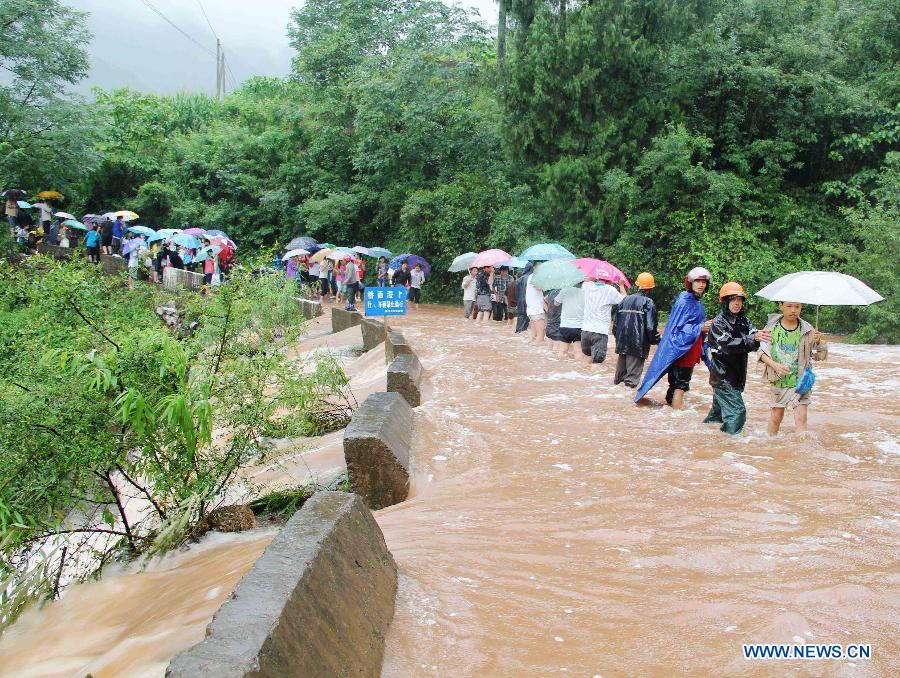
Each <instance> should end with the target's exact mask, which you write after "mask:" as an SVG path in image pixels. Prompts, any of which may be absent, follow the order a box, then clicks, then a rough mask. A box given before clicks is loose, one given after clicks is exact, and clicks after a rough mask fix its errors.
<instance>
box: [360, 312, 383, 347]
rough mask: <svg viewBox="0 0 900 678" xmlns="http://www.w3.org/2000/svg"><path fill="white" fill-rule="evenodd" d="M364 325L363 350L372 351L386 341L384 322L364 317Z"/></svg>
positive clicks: (362, 325)
mask: <svg viewBox="0 0 900 678" xmlns="http://www.w3.org/2000/svg"><path fill="white" fill-rule="evenodd" d="M360 325H361V327H362V338H363V350H365V351H371V350H372V349H373V348H375V347H376V346H378V344H380V343H381V342H383V341H384V323H383V322H381V321H380V320H370V319H369V318H363V319H362V322H361V323H360Z"/></svg>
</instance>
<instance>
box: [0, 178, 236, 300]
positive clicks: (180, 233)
mask: <svg viewBox="0 0 900 678" xmlns="http://www.w3.org/2000/svg"><path fill="white" fill-rule="evenodd" d="M26 195H27V194H26V192H25V191H24V190H21V189H7V190H6V191H4V192H3V193H2V196H3V197H4V198H6V219H7V223H8V224H9V228H10V233H11V235H12V237H13V238H14V239H15V240H16V242H17V243H18V245H19V246H20V248H21V249H22V251H23V252H25V253H31V252H34V251H35V250H36V249H37V248H38V246H39V245H41V244H47V245H52V246H54V247H62V248H76V247H79V246H82V247H84V250H85V254H86V256H87V258H88V260H89V261H90V262H92V263H99V262H100V255H101V254H106V255H109V256H117V257H122V258H124V259H125V260H126V261H127V268H128V273H129V284H130V285H132V286H133V285H134V280H135V279H136V278H137V277H138V271H139V269H141V268H143V269H145V270H146V271H147V272H148V275H149V278H150V280H152V281H154V282H159V283H161V282H162V281H163V277H164V274H165V271H166V269H167V268H172V269H181V270H189V271H192V272H195V273H199V274H203V276H204V283H205V284H207V285H213V286H215V285H218V284H220V283H221V280H222V277H223V276H224V275H227V273H228V271H229V269H230V268H231V266H232V264H233V262H234V256H235V252H236V251H237V245H236V244H235V243H234V241H233V240H232V239H231V238H229V237H228V235H227V234H226V233H225V232H224V231H221V230H216V229H202V228H186V229H173V228H163V229H158V230H156V229H152V228H150V227H148V226H143V225H140V224H137V223H136V222H137V220H138V219H139V215H138V214H136V213H135V212H132V211H130V210H119V211H117V212H107V213H105V214H85V215H84V216H83V217H82V218H81V220H80V221H79V220H78V219H77V218H76V217H75V215H73V214H69V213H68V212H63V211H61V210H58V209H56V208H55V207H54V206H53V201H57V200H62V199H63V196H62V195H61V194H60V193H58V192H56V191H42V192H40V193H38V194H37V195H36V198H37V199H39V200H40V201H41V202H34V203H29V202H27V201H26V200H24V199H23V198H24V197H25V196H26ZM32 212H35V213H36V216H37V219H35V217H34V216H33V215H32Z"/></svg>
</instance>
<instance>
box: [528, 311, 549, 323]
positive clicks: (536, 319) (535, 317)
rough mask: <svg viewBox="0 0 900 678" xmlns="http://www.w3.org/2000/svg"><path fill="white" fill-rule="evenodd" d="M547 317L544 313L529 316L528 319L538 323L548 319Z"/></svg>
mask: <svg viewBox="0 0 900 678" xmlns="http://www.w3.org/2000/svg"><path fill="white" fill-rule="evenodd" d="M546 317H547V316H545V315H544V314H543V313H535V314H534V315H529V316H528V319H529V320H530V321H531V322H537V321H538V320H543V319H544V318H546Z"/></svg>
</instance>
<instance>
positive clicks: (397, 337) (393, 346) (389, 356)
mask: <svg viewBox="0 0 900 678" xmlns="http://www.w3.org/2000/svg"><path fill="white" fill-rule="evenodd" d="M412 352H413V350H412V348H410V346H409V344H407V343H406V339H405V338H404V337H403V335H402V334H400V332H398V331H397V330H390V331H388V343H387V345H386V346H385V347H384V359H385V360H386V361H387V362H388V363H391V362H392V361H393V360H394V358H396V357H397V356H398V355H409V354H410V353H412Z"/></svg>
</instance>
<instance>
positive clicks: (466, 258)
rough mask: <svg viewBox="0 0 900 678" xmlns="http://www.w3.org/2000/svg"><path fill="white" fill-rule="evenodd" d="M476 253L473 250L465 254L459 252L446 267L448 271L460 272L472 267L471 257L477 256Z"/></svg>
mask: <svg viewBox="0 0 900 678" xmlns="http://www.w3.org/2000/svg"><path fill="white" fill-rule="evenodd" d="M477 256H478V255H477V254H475V252H466V253H465V254H460V255H459V256H458V257H456V259H454V260H453V263H452V264H450V268H448V269H447V272H448V273H460V272H462V271H468V270H469V269H470V268H472V259H474V258H475V257H477Z"/></svg>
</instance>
